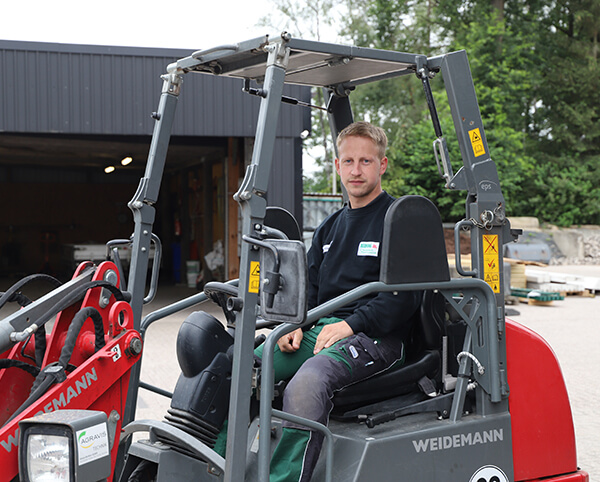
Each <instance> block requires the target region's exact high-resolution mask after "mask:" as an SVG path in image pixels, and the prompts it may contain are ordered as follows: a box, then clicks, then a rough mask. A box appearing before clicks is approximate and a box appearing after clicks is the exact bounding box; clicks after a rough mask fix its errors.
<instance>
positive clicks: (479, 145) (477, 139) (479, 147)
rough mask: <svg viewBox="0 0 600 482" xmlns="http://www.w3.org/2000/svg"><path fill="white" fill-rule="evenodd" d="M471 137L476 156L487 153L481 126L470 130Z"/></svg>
mask: <svg viewBox="0 0 600 482" xmlns="http://www.w3.org/2000/svg"><path fill="white" fill-rule="evenodd" d="M469 138H470V139H471V146H472V147H473V154H475V157H478V156H481V155H483V154H485V147H483V139H482V138H481V133H480V132H479V128H477V129H473V130H472V131H469Z"/></svg>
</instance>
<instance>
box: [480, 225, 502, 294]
mask: <svg viewBox="0 0 600 482" xmlns="http://www.w3.org/2000/svg"><path fill="white" fill-rule="evenodd" d="M483 272H484V280H485V282H486V283H487V284H489V285H490V287H491V288H492V290H494V293H500V252H499V251H498V235H497V234H484V235H483Z"/></svg>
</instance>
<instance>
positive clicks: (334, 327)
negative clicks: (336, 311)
mask: <svg viewBox="0 0 600 482" xmlns="http://www.w3.org/2000/svg"><path fill="white" fill-rule="evenodd" d="M350 335H354V331H352V328H350V325H349V324H348V323H346V322H345V321H343V320H342V321H338V322H337V323H331V324H329V325H325V326H324V327H323V329H322V330H321V333H319V336H317V342H316V343H315V350H314V354H315V355H316V354H317V353H319V352H320V351H321V350H322V349H323V348H329V347H330V346H331V345H333V344H334V343H335V342H336V341H340V340H343V339H344V338H348V337H349V336H350Z"/></svg>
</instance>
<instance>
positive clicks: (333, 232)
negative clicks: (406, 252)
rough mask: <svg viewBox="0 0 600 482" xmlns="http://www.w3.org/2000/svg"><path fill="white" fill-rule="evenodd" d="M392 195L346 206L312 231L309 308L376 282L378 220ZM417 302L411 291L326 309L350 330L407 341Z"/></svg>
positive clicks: (378, 240) (378, 238)
mask: <svg viewBox="0 0 600 482" xmlns="http://www.w3.org/2000/svg"><path fill="white" fill-rule="evenodd" d="M394 200H395V199H394V198H393V197H392V196H390V195H389V194H387V193H386V192H383V193H381V194H380V195H379V196H378V197H377V198H376V199H374V200H373V201H372V202H371V203H369V204H368V205H367V206H364V207H362V208H357V209H351V208H350V207H349V206H348V205H346V206H344V207H343V208H342V209H340V210H339V211H337V212H335V213H333V214H332V215H331V216H329V217H328V218H327V219H325V221H323V223H322V224H321V225H320V226H319V227H318V228H317V230H316V231H315V235H314V237H313V241H312V246H311V248H310V250H309V251H308V282H309V289H308V307H309V309H311V308H314V307H315V306H318V305H320V304H323V303H325V302H326V301H329V300H331V299H333V298H335V297H336V296H339V295H341V294H343V293H346V292H347V291H350V290H352V289H354V288H356V287H357V286H360V285H362V284H365V283H368V282H371V281H378V280H379V267H380V262H381V240H382V235H383V221H384V218H385V213H386V212H387V209H388V207H389V206H390V205H391V204H392V203H393V202H394ZM419 301H420V294H419V293H416V292H399V293H398V294H396V295H394V294H393V293H375V294H373V295H370V296H368V297H364V298H361V299H359V300H357V301H355V302H353V303H351V304H350V305H347V306H345V307H343V308H341V309H339V310H338V311H336V312H334V313H331V316H336V317H338V318H342V319H344V320H346V322H347V323H348V324H349V325H350V327H351V328H352V330H353V331H354V333H358V332H364V333H365V334H366V335H368V336H370V337H372V338H380V337H384V336H387V335H397V336H400V337H401V338H402V339H406V337H407V336H408V332H409V330H410V325H409V320H410V318H411V316H412V315H413V314H414V312H415V310H416V309H417V307H418V304H419Z"/></svg>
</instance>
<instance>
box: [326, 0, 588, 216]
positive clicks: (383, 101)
mask: <svg viewBox="0 0 600 482" xmlns="http://www.w3.org/2000/svg"><path fill="white" fill-rule="evenodd" d="M338 5H339V6H340V7H341V6H342V5H341V3H339V4H338ZM344 6H345V12H346V13H347V14H346V15H345V17H344V18H345V21H344V25H343V26H341V27H340V33H342V34H344V35H345V36H346V38H347V39H348V40H350V42H351V43H354V44H356V45H361V46H370V47H376V48H387V49H393V50H400V51H407V52H418V53H423V54H425V55H428V56H431V55H435V54H439V53H443V52H447V51H452V50H458V49H466V50H467V52H468V55H469V60H470V64H471V71H472V76H473V80H474V84H475V88H476V92H477V97H478V102H479V106H480V110H481V116H482V120H483V124H484V127H485V133H486V138H487V141H488V147H489V150H490V153H491V157H492V159H493V160H494V161H495V163H496V165H497V168H498V173H499V177H500V181H501V183H502V189H503V193H504V196H505V198H506V202H507V212H508V214H509V216H516V215H527V216H537V217H538V218H540V220H541V221H547V222H552V223H555V224H559V225H570V224H587V223H596V224H599V223H600V62H599V61H598V56H599V54H600V2H599V1H598V0H568V1H567V0H564V1H563V0H560V1H559V0H552V1H550V2H548V1H546V0H512V1H510V2H507V1H503V0H437V1H435V2H434V1H433V0H426V1H418V0H346V1H345V3H344ZM441 84H442V83H441V82H438V81H437V79H434V80H433V81H432V88H433V89H434V96H435V99H436V104H437V107H438V113H439V116H440V121H441V124H442V128H443V131H444V135H445V138H446V140H447V142H448V145H449V149H450V155H451V159H452V160H453V163H454V170H455V172H456V171H457V170H458V168H459V167H460V165H461V163H460V152H459V149H458V146H457V142H456V140H455V135H454V128H453V123H452V119H451V117H450V112H449V109H448V107H447V104H446V101H445V92H444V90H443V88H442V86H441ZM351 101H352V107H353V111H354V113H355V118H356V119H365V120H370V121H371V122H374V123H377V124H379V125H381V126H382V127H384V128H385V129H386V131H387V132H388V136H389V138H390V148H389V152H388V158H389V159H390V166H389V171H388V173H387V174H386V176H385V178H384V188H385V189H386V190H388V191H389V192H390V193H392V194H394V195H403V194H408V193H412V194H423V195H426V196H428V197H430V198H432V199H433V200H434V201H435V202H436V203H437V204H438V206H439V207H440V211H441V212H442V215H443V217H444V219H445V220H447V221H450V220H455V219H458V218H460V217H462V216H463V215H464V209H463V207H464V206H463V205H464V202H463V199H464V195H465V193H456V192H453V191H449V190H447V189H444V187H443V185H444V182H443V180H442V179H441V178H440V176H439V174H438V173H437V168H436V166H435V161H434V159H433V152H432V147H431V145H432V141H433V140H434V139H435V135H434V132H433V128H432V126H431V120H430V118H429V113H428V110H427V106H426V103H425V101H424V96H423V93H422V89H421V85H420V82H419V81H418V80H417V79H416V77H410V78H409V79H397V80H394V81H383V82H379V83H377V84H370V85H365V86H360V87H359V88H358V89H357V90H356V92H355V93H353V95H352V96H351ZM320 186H321V187H323V186H324V184H323V183H321V184H320Z"/></svg>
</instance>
